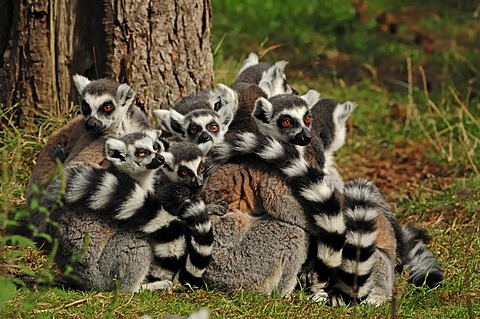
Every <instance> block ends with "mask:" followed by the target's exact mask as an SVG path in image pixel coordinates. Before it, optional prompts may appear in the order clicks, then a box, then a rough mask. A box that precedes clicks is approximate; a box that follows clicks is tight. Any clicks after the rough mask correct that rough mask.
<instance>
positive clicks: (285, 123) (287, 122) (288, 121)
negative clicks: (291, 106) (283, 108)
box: [282, 119, 292, 127]
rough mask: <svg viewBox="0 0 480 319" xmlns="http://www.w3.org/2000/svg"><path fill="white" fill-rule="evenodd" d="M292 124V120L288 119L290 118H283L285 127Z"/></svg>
mask: <svg viewBox="0 0 480 319" xmlns="http://www.w3.org/2000/svg"><path fill="white" fill-rule="evenodd" d="M290 124H292V122H290V120H288V119H287V120H283V122H282V125H283V126H285V127H289V126H290Z"/></svg>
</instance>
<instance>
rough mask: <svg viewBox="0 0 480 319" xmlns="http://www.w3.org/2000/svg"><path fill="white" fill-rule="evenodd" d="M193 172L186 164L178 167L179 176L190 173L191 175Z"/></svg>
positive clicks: (185, 175)
mask: <svg viewBox="0 0 480 319" xmlns="http://www.w3.org/2000/svg"><path fill="white" fill-rule="evenodd" d="M191 174H192V171H191V170H190V169H189V168H188V167H186V166H180V167H179V168H178V172H177V175H178V176H179V177H187V176H188V175H191Z"/></svg>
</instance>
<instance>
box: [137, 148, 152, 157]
mask: <svg viewBox="0 0 480 319" xmlns="http://www.w3.org/2000/svg"><path fill="white" fill-rule="evenodd" d="M148 155H150V151H149V150H145V149H140V150H137V151H136V152H135V156H138V157H145V156H148Z"/></svg>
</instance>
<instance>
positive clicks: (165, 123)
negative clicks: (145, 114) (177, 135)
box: [153, 109, 173, 133]
mask: <svg viewBox="0 0 480 319" xmlns="http://www.w3.org/2000/svg"><path fill="white" fill-rule="evenodd" d="M153 115H155V116H156V117H157V119H158V121H159V125H160V128H161V129H162V130H165V131H168V132H170V133H173V132H172V128H171V127H170V110H164V109H157V110H153Z"/></svg>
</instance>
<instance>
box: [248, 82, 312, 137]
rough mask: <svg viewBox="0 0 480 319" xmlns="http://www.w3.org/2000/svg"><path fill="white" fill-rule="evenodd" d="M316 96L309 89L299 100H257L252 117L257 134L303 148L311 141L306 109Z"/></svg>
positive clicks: (288, 96) (290, 96)
mask: <svg viewBox="0 0 480 319" xmlns="http://www.w3.org/2000/svg"><path fill="white" fill-rule="evenodd" d="M319 96H320V95H319V94H318V93H317V92H316V91H313V90H311V91H309V92H308V93H307V94H305V95H303V96H300V97H299V96H297V95H294V94H281V95H276V96H274V97H272V98H270V99H269V100H267V99H265V98H259V99H258V100H257V101H256V102H255V108H254V110H253V112H252V116H253V117H254V119H255V122H256V123H257V128H258V130H259V131H260V133H262V134H264V135H266V136H270V137H272V138H274V139H276V140H278V141H283V142H288V143H291V144H295V145H300V146H305V145H307V144H308V143H310V141H311V139H312V134H311V132H310V127H311V122H312V115H311V111H310V110H311V108H312V107H313V105H315V103H316V102H317V101H318V98H319Z"/></svg>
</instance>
